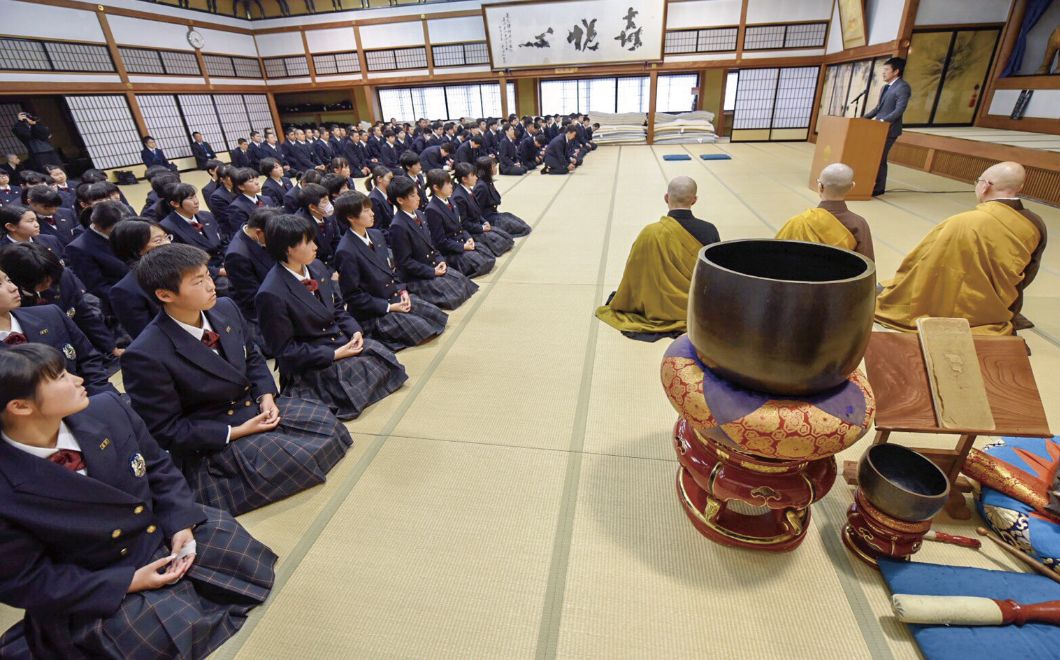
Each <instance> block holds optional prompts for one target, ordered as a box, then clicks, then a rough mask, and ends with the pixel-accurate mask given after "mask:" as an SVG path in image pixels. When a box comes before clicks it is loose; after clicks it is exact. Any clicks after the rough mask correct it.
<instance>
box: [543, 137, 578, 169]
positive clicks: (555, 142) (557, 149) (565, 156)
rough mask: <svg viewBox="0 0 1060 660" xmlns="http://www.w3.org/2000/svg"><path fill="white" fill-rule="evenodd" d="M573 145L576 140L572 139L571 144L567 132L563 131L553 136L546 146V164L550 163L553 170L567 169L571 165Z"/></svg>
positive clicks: (549, 165)
mask: <svg viewBox="0 0 1060 660" xmlns="http://www.w3.org/2000/svg"><path fill="white" fill-rule="evenodd" d="M573 145H574V140H571V142H570V144H568V143H567V136H566V135H565V134H562V133H561V134H560V135H557V136H556V137H554V138H552V140H551V141H550V142H549V143H548V146H547V147H545V165H548V167H549V169H553V170H566V169H567V166H568V165H570V159H571V155H572V153H571V151H572V148H573Z"/></svg>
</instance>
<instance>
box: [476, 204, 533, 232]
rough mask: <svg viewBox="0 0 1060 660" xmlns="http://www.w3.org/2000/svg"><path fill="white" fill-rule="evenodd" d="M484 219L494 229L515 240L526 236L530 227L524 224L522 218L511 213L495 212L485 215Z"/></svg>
mask: <svg viewBox="0 0 1060 660" xmlns="http://www.w3.org/2000/svg"><path fill="white" fill-rule="evenodd" d="M484 217H485V218H486V220H487V221H489V223H490V224H491V225H493V226H494V227H497V228H498V229H500V230H502V231H505V232H507V233H508V234H510V235H512V236H514V237H516V238H519V237H520V236H526V235H527V234H529V233H530V225H528V224H526V222H524V221H523V219H522V218H520V217H519V216H517V215H514V214H512V213H505V212H503V211H497V212H496V213H490V214H487V215H486V216H484Z"/></svg>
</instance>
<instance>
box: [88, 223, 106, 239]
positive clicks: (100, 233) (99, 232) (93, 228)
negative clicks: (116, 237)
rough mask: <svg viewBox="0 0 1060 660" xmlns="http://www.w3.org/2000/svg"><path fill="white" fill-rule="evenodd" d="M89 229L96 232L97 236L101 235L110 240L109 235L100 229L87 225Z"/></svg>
mask: <svg viewBox="0 0 1060 660" xmlns="http://www.w3.org/2000/svg"><path fill="white" fill-rule="evenodd" d="M89 230H90V231H92V232H93V233H95V234H98V235H99V236H102V237H103V238H105V239H107V240H108V241H109V240H110V236H109V235H107V234H104V233H103V232H101V231H100V230H98V229H96V228H95V227H92V226H89Z"/></svg>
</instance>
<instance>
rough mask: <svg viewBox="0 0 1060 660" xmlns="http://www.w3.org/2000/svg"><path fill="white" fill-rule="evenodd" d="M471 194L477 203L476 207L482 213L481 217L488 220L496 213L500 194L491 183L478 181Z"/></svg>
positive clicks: (499, 202)
mask: <svg viewBox="0 0 1060 660" xmlns="http://www.w3.org/2000/svg"><path fill="white" fill-rule="evenodd" d="M471 194H472V195H474V196H475V201H476V202H478V207H479V209H481V211H482V217H483V218H484V219H486V220H489V217H490V216H491V215H493V214H494V213H496V212H497V207H498V206H500V205H501V194H500V193H499V192H498V191H497V186H495V185H493V182H492V181H486V180H484V179H479V180H478V181H477V182H476V183H475V188H474V189H473V190H472V191H471Z"/></svg>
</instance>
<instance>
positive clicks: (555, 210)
mask: <svg viewBox="0 0 1060 660" xmlns="http://www.w3.org/2000/svg"><path fill="white" fill-rule="evenodd" d="M690 151H691V153H693V154H698V153H701V152H718V151H724V152H727V153H730V154H731V155H732V157H733V158H732V160H729V161H702V160H700V159H699V158H694V159H693V160H691V161H685V162H664V161H663V160H662V158H661V157H662V155H663V154H668V153H682V152H687V150H686V149H685V148H684V147H680V146H668V147H656V148H652V147H647V146H633V147H628V146H627V147H608V148H601V149H599V150H598V151H596V152H594V153H593V154H592V155H591V156H590V157H589V158H588V160H587V162H586V165H585V166H584V167H582V168H581V169H579V170H578V171H577V172H576V173H575V174H574V175H573V176H569V177H549V176H539V175H537V174H531V175H528V176H526V177H523V178H518V179H513V178H507V177H502V179H501V181H500V183H499V187H500V188H501V190H502V192H504V207H505V208H506V209H508V210H510V211H512V212H515V213H517V214H519V215H520V216H522V217H523V218H524V219H526V220H527V221H528V222H530V223H531V224H533V225H534V233H533V234H531V235H530V236H529V237H528V238H526V239H522V240H521V241H520V242H518V243H517V247H516V249H515V250H514V251H513V252H512V253H510V254H509V255H508V256H505V257H503V258H501V259H500V260H498V264H497V268H496V270H495V271H494V272H493V273H491V274H490V275H489V276H487V277H486V278H484V279H483V280H482V281H481V283H482V285H483V286H482V288H481V290H480V291H479V293H478V294H477V295H476V296H475V297H474V298H472V299H471V300H470V301H469V302H468V303H467V304H465V306H464V307H463V308H462V309H460V310H459V311H457V312H456V313H454V314H453V315H452V317H451V321H450V326H449V329H448V330H447V331H446V333H445V334H444V335H443V336H442V337H441V338H440V340H438V341H436V342H434V343H433V344H431V345H428V346H424V347H419V348H416V349H412V350H407V351H404V352H402V353H401V354H400V358H401V361H402V362H403V363H404V364H405V365H406V367H407V368H408V371H409V375H410V379H409V381H408V383H407V384H406V385H405V387H404V388H403V389H402V390H401V391H399V392H398V393H396V394H395V395H393V396H391V397H389V398H388V399H386V400H385V401H383V402H382V403H380V404H378V405H376V406H374V407H373V408H371V409H370V410H369V411H367V412H366V414H365V415H364V416H363V417H362V418H361V419H358V420H356V421H354V422H352V423H351V424H350V425H349V427H350V429H351V431H353V432H354V434H355V436H356V445H355V447H354V448H353V449H352V450H351V451H350V453H349V455H348V456H347V457H346V458H345V460H343V461H342V462H341V463H340V464H339V465H338V466H337V467H336V468H335V470H333V472H332V473H331V475H330V476H329V479H328V482H327V484H325V485H323V486H321V487H318V488H316V489H313V490H311V491H308V492H305V493H302V494H300V495H297V496H295V497H292V498H290V499H288V500H286V501H284V502H282V503H279V504H276V505H273V506H270V507H267V508H265V509H262V510H259V511H256V512H253V513H250V514H248V515H245V516H243V517H242V518H241V521H242V522H243V524H244V525H246V526H247V528H248V529H249V530H250V531H251V532H252V533H253V534H255V535H256V536H257V537H258V538H260V539H261V540H263V541H264V542H266V543H267V544H269V545H270V546H272V548H273V549H274V550H275V551H276V552H277V553H278V554H279V555H280V561H279V564H278V566H277V582H276V587H275V589H274V591H273V594H272V596H271V598H270V599H269V601H268V602H267V603H266V604H265V605H264V606H262V607H259V608H258V609H257V610H255V611H254V612H253V614H252V615H251V618H250V620H249V621H248V622H247V623H246V625H245V626H244V629H243V631H242V632H241V633H240V634H239V635H238V636H237V637H235V638H234V639H232V640H231V641H230V642H229V643H228V644H226V645H225V646H224V647H222V649H221V650H220V651H219V652H218V653H217V654H216V656H215V657H220V658H237V657H238V658H241V659H248V660H258V659H261V658H294V657H297V658H300V659H304V660H309V659H311V658H461V659H463V658H532V657H536V658H554V657H560V658H678V657H680V658H693V657H695V658H721V657H738V658H763V659H765V658H778V657H779V658H796V657H797V658H842V659H844V660H848V659H854V658H892V657H893V658H916V657H918V652H917V650H916V646H915V644H914V643H913V641H912V639H911V637H910V636H909V634H908V633H907V631H906V630H905V628H904V627H903V626H902V625H901V624H898V623H896V622H895V620H894V619H893V617H892V616H891V615H890V608H889V596H888V593H887V591H886V588H885V587H884V585H883V582H882V580H881V578H880V577H879V575H878V574H877V573H876V572H875V571H873V570H871V569H869V568H868V567H866V566H864V565H862V564H861V563H860V562H858V561H857V560H854V559H852V558H851V557H850V556H849V555H848V554H847V552H846V550H845V549H844V547H843V545H842V543H841V541H840V538H839V530H840V528H841V526H842V524H843V522H844V520H845V509H846V507H847V506H849V504H850V502H851V490H850V488H848V487H847V486H845V485H842V484H837V485H836V486H835V488H833V489H832V491H831V492H830V493H829V494H828V496H827V497H826V498H825V499H824V500H823V501H822V502H820V503H819V504H817V505H815V506H814V509H813V524H812V528H811V529H810V531H809V534H808V536H807V538H806V541H805V542H804V543H803V545H802V546H801V547H800V548H798V549H797V550H796V551H794V552H792V553H789V554H783V555H770V554H759V553H754V552H750V551H744V550H735V549H730V548H725V547H722V546H719V545H715V544H713V543H711V542H709V541H707V540H706V539H704V538H703V537H701V536H700V535H699V534H698V533H697V532H696V531H695V530H694V529H693V528H692V526H691V524H690V523H689V522H688V521H687V520H686V518H685V516H684V514H683V513H682V511H681V508H680V506H679V505H678V503H677V500H676V497H675V494H674V489H673V477H674V473H675V470H676V467H677V463H676V460H675V458H674V455H673V452H672V450H671V449H670V428H671V426H672V424H673V421H674V412H673V410H672V409H671V408H670V406H669V404H668V403H667V401H666V398H665V396H664V395H663V392H662V388H661V387H660V384H659V377H658V369H659V363H660V359H661V357H662V354H663V352H664V351H665V349H666V345H665V344H666V342H658V343H656V344H645V343H640V342H635V341H631V340H628V339H625V338H624V337H622V336H621V335H620V334H619V333H618V332H616V331H614V330H612V329H611V328H609V327H607V326H605V325H602V324H601V323H599V322H598V321H596V319H595V318H593V315H592V312H593V309H594V308H595V306H596V305H598V304H599V303H600V302H601V301H602V300H603V299H604V298H605V297H606V296H607V294H608V292H610V291H611V290H612V289H614V288H615V287H616V286H617V284H618V281H619V278H620V276H621V273H622V268H623V265H624V262H625V258H626V254H627V251H628V248H629V246H630V244H631V242H632V240H633V238H634V237H635V236H636V234H637V232H638V231H639V230H640V228H641V227H642V226H643V225H644V224H645V223H648V222H652V221H655V220H657V219H658V217H659V216H660V215H662V214H663V213H664V212H665V210H666V207H665V205H664V203H663V199H662V196H663V192H664V190H665V184H666V181H667V180H668V179H669V178H671V177H673V176H675V175H679V174H685V175H689V176H692V177H694V178H695V179H696V180H697V181H698V183H699V202H698V204H697V205H696V206H695V212H696V214H697V215H698V216H699V217H701V218H704V219H708V220H710V221H712V222H714V223H715V224H716V225H717V226H718V229H719V231H720V233H721V236H722V238H723V239H732V238H744V237H771V236H772V235H773V234H774V233H775V231H776V230H777V228H778V227H779V226H780V225H781V224H782V223H783V222H784V220H785V219H786V218H788V217H789V216H791V215H793V214H795V213H797V212H799V211H801V210H803V209H805V208H806V207H807V206H810V205H813V204H815V195H814V193H813V192H812V191H810V190H808V189H807V187H806V180H807V178H808V172H807V168H808V164H809V162H810V157H811V153H812V145H808V144H738V145H730V144H721V145H716V146H696V147H691V148H690ZM194 176H198V175H192V177H186V178H190V179H191V180H193V181H195V179H194ZM890 186H891V187H892V188H900V189H904V190H910V191H915V192H895V193H890V194H888V195H886V196H885V197H884V198H882V199H877V200H874V201H871V202H859V203H853V204H852V205H851V206H852V207H853V208H854V210H856V211H857V212H859V213H862V214H863V215H864V216H866V217H867V218H868V219H869V222H870V224H871V225H872V230H873V232H874V235H875V244H876V254H877V256H878V260H879V261H878V268H879V271H880V273H881V277H883V278H887V277H890V276H891V275H892V274H893V273H894V271H895V269H896V268H897V266H898V264H899V261H900V259H901V257H902V255H903V254H904V253H906V252H907V251H908V250H910V249H911V248H912V247H913V246H914V245H915V244H916V243H917V241H918V240H919V239H920V238H921V237H922V236H923V235H924V234H926V233H927V232H928V231H929V230H930V229H931V227H932V226H933V225H934V224H935V223H936V222H938V221H939V220H941V219H943V218H944V217H946V216H948V215H950V214H953V213H955V212H959V211H961V210H963V209H967V208H969V207H971V206H972V205H973V204H974V198H973V196H972V193H971V192H970V188H971V187H970V186H968V185H965V184H960V183H956V182H953V181H950V180H947V179H943V178H939V177H936V176H932V175H926V174H922V173H919V172H916V171H913V170H909V169H906V168H902V167H897V166H894V167H892V169H891V180H890ZM920 191H933V192H932V193H929V194H928V193H924V192H920ZM1032 206H1033V208H1035V209H1036V210H1038V212H1039V213H1041V214H1042V215H1043V216H1044V217H1045V218H1046V221H1047V222H1048V223H1049V225H1050V228H1051V229H1052V230H1053V231H1054V235H1060V210H1057V209H1054V208H1049V207H1043V206H1041V205H1037V204H1032ZM1058 297H1060V246H1055V245H1054V246H1052V247H1050V248H1049V251H1048V252H1047V255H1046V259H1045V264H1044V265H1043V268H1042V271H1041V273H1040V274H1039V276H1038V280H1037V282H1036V283H1035V284H1034V285H1033V286H1032V287H1031V289H1030V291H1029V296H1028V301H1027V304H1026V307H1025V312H1026V314H1027V316H1028V317H1029V318H1031V319H1032V320H1033V321H1035V322H1036V323H1038V329H1036V330H1033V331H1030V332H1027V333H1025V335H1024V336H1025V338H1026V340H1027V342H1028V344H1029V345H1030V346H1031V348H1032V350H1033V357H1032V358H1031V359H1032V362H1033V364H1034V368H1035V372H1036V375H1037V378H1038V384H1039V386H1040V387H1041V389H1042V395H1043V398H1044V400H1045V402H1046V408H1047V410H1048V411H1049V414H1050V418H1051V422H1052V425H1053V428H1054V429H1060V405H1058V404H1060V385H1058V384H1057V383H1056V381H1054V380H1052V378H1051V377H1052V376H1053V375H1054V374H1055V373H1057V372H1058V371H1060V304H1058V300H1057V298H1058ZM896 439H899V440H902V439H901V438H896ZM947 440H948V439H945V438H943V439H934V440H932V439H924V438H916V439H915V442H917V443H921V444H929V443H934V444H939V443H944V442H946V441H947ZM867 443H868V440H867V439H866V440H863V441H862V442H861V443H859V444H857V445H855V446H854V447H852V448H850V449H849V450H847V451H846V452H845V453H844V454H843V455H841V456H840V458H841V459H842V458H849V459H856V458H858V457H859V456H860V454H861V452H862V451H864V447H865V446H866V444H867ZM974 524H975V521H971V522H969V523H962V524H955V523H953V522H952V521H950V520H948V519H946V518H945V517H942V518H940V519H938V520H937V522H936V528H937V529H941V530H945V531H958V532H964V533H968V532H969V530H970V528H971V527H972V526H974ZM972 533H973V534H974V532H972ZM917 559H918V560H922V561H928V562H939V563H952V564H963V565H972V566H980V567H988V568H998V569H1009V570H1019V569H1016V568H1015V565H1014V564H1012V563H1011V561H1010V560H1008V559H1007V557H1006V556H1005V555H1003V554H1002V553H1001V552H1000V551H999V550H998V549H997V548H993V547H986V548H984V550H983V551H982V553H977V552H975V551H972V550H965V549H961V548H956V547H953V546H940V545H937V544H926V545H925V547H924V549H923V550H922V551H921V552H920V554H919V555H917ZM3 615H4V616H3V619H4V620H3V623H8V622H10V621H13V620H14V618H15V616H16V614H15V613H14V612H12V611H10V610H8V611H6V612H4V613H3Z"/></svg>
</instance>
